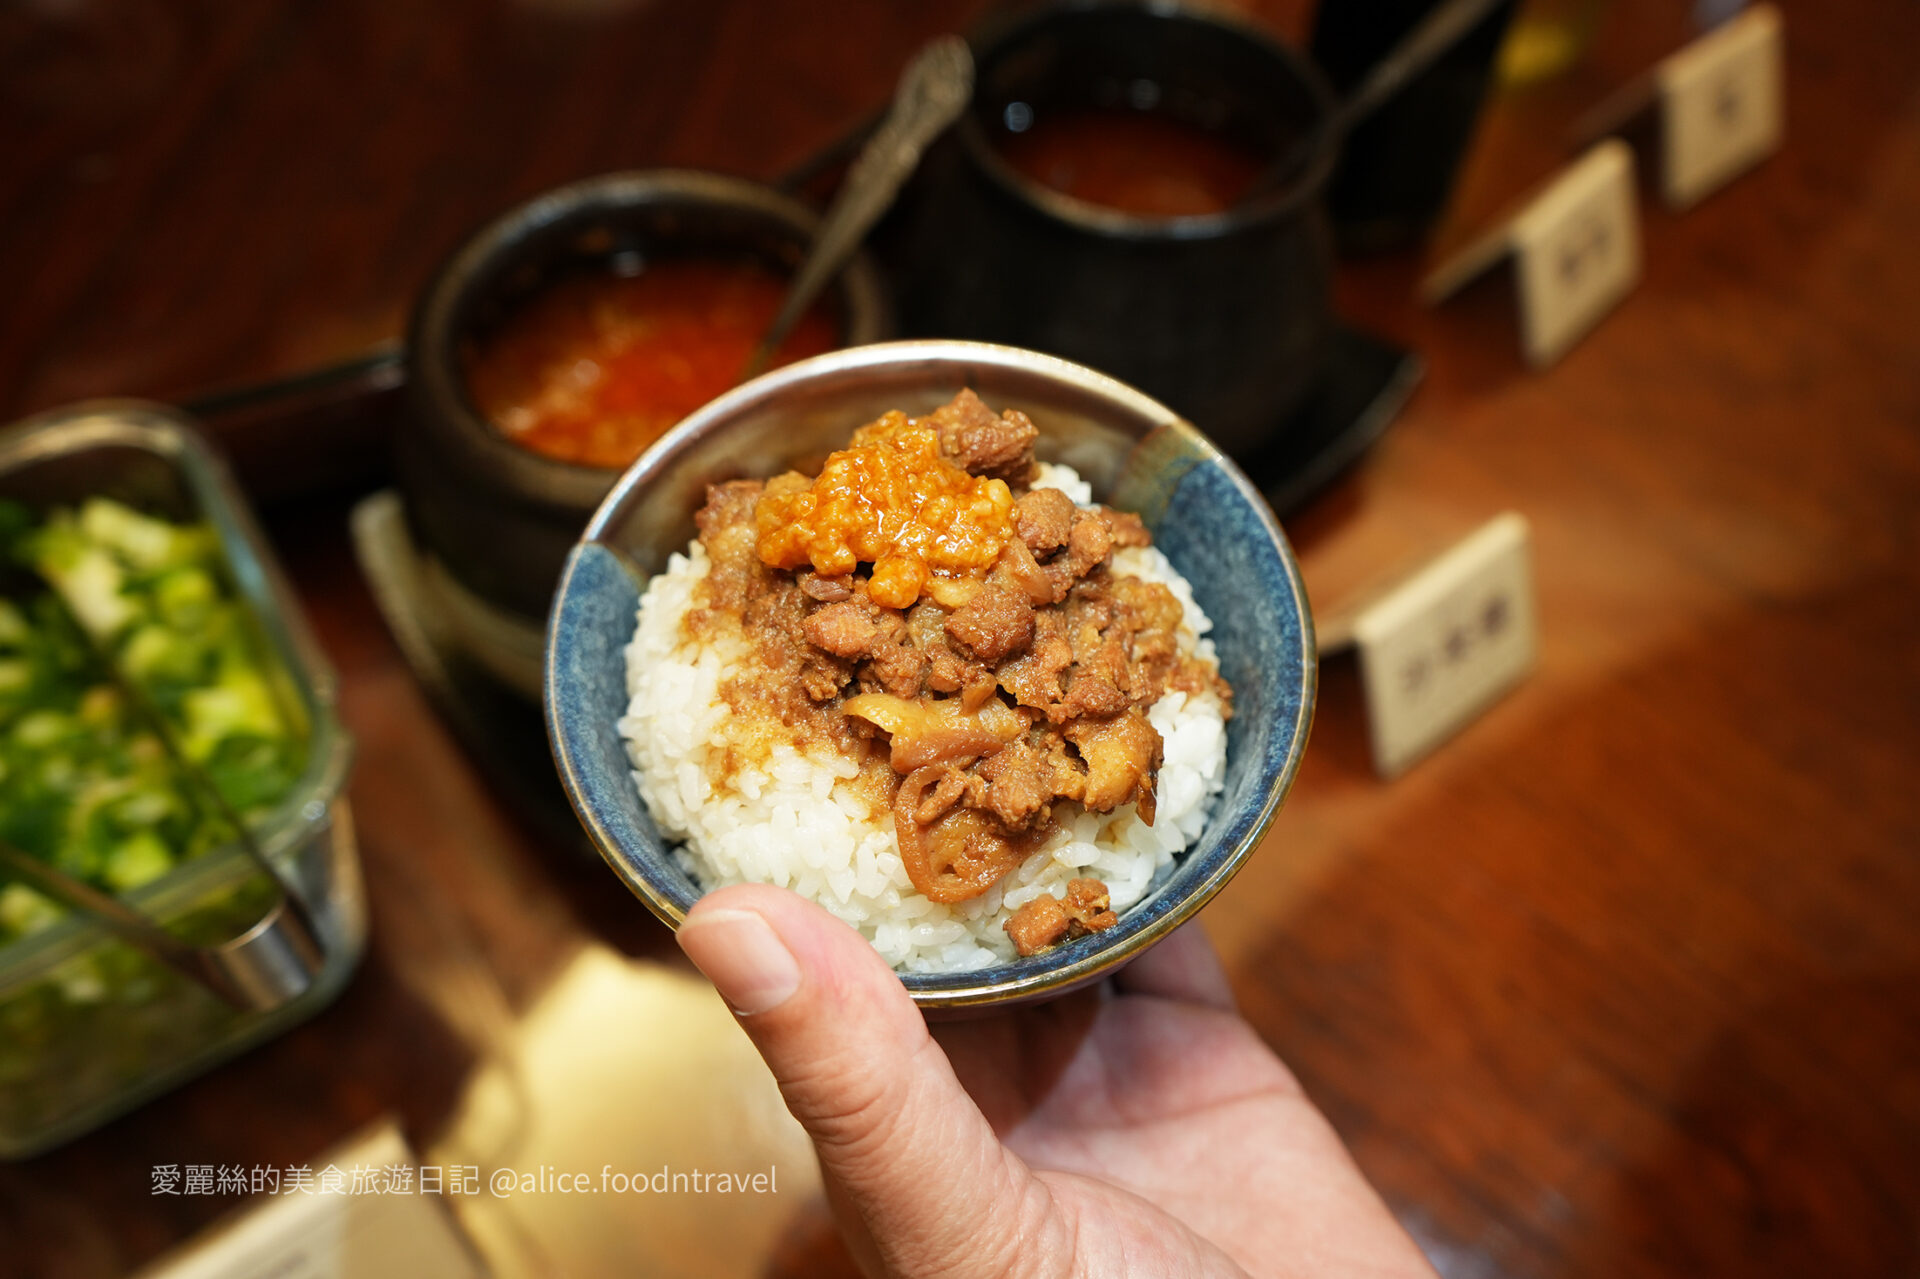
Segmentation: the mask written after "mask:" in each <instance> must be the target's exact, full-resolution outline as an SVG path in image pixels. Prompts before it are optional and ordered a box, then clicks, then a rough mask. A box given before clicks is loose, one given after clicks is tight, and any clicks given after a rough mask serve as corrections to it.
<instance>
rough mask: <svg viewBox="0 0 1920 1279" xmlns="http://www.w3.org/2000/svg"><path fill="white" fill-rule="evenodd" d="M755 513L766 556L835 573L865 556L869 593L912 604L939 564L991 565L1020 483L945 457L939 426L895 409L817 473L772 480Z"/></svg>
mask: <svg viewBox="0 0 1920 1279" xmlns="http://www.w3.org/2000/svg"><path fill="white" fill-rule="evenodd" d="M754 518H755V521H756V525H757V541H756V543H755V549H756V550H757V551H758V552H759V555H760V559H761V561H762V562H763V563H766V564H770V565H772V566H773V567H774V568H788V569H790V568H799V567H800V566H801V565H802V564H811V565H812V567H813V571H814V572H816V573H820V574H824V575H825V576H828V577H838V576H839V575H841V574H843V573H851V572H853V570H854V567H855V566H856V565H858V564H860V563H861V562H863V561H864V562H867V563H870V564H872V565H873V577H872V579H871V581H869V582H868V584H867V594H868V597H869V598H871V599H872V600H873V601H874V603H876V604H881V605H884V606H886V607H887V608H909V607H911V606H912V605H913V602H914V601H915V600H917V599H919V598H920V592H921V589H922V588H923V587H925V586H926V584H927V580H928V578H930V577H932V576H934V575H935V574H938V575H940V576H945V577H963V576H967V575H969V574H978V573H983V572H985V571H986V570H987V569H988V568H990V567H992V565H993V563H994V561H995V560H997V559H999V558H1000V550H1001V548H1002V547H1004V546H1005V545H1006V544H1007V540H1008V539H1009V538H1011V537H1012V536H1013V492H1012V490H1011V489H1009V488H1008V487H1007V484H1006V481H1005V480H995V479H981V478H977V477H975V476H972V475H969V474H968V473H967V472H965V471H963V470H961V469H960V468H959V467H957V466H955V465H954V464H953V463H951V462H949V461H947V460H945V459H944V458H942V457H941V456H940V438H939V436H938V435H937V434H936V433H935V431H934V430H933V428H932V427H926V426H920V425H918V424H917V423H915V422H913V421H912V420H910V419H909V418H908V417H907V415H906V414H904V413H902V412H900V411H898V410H897V409H896V410H894V411H892V412H890V413H888V414H886V416H884V417H882V418H881V419H880V420H879V421H877V422H871V423H869V424H867V425H866V426H863V427H861V428H860V429H859V430H858V431H855V432H854V435H853V441H852V443H851V444H850V445H849V446H848V447H846V448H844V449H841V450H840V451H839V452H837V453H834V454H832V455H831V456H829V457H828V458H827V464H826V466H825V467H823V468H822V469H821V471H820V475H819V477H818V478H817V479H814V480H812V481H810V482H809V481H805V480H802V479H801V478H800V477H799V476H797V475H795V476H783V477H780V478H777V479H775V480H773V481H772V482H770V483H769V484H768V485H767V489H766V493H765V494H764V495H763V496H762V497H761V499H760V505H759V507H758V508H757V509H756V510H755V512H754Z"/></svg>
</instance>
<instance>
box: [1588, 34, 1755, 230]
mask: <svg viewBox="0 0 1920 1279" xmlns="http://www.w3.org/2000/svg"><path fill="white" fill-rule="evenodd" d="M1782 26H1783V24H1782V22H1781V19H1780V11H1779V10H1778V9H1776V8H1775V7H1774V6H1772V5H1770V4H1759V5H1755V6H1753V7H1752V8H1750V9H1748V10H1746V11H1745V12H1743V13H1741V14H1739V15H1738V16H1736V17H1734V18H1732V19H1730V20H1728V21H1727V22H1725V23H1723V24H1721V25H1720V26H1718V27H1716V28H1714V29H1713V30H1712V31H1709V32H1708V33H1707V34H1706V35H1703V36H1701V37H1700V38H1699V39H1698V40H1695V41H1694V42H1693V43H1692V44H1689V45H1688V46H1687V47H1686V48H1684V49H1681V50H1680V51H1679V52H1678V53H1675V54H1673V55H1671V56H1669V57H1667V58H1665V59H1663V60H1662V61H1661V62H1660V63H1659V65H1657V66H1655V67H1654V68H1653V69H1652V70H1651V71H1649V72H1647V74H1645V75H1643V76H1640V77H1639V78H1637V79H1635V80H1634V81H1633V82H1632V83H1631V84H1629V85H1627V86H1626V87H1625V88H1624V89H1622V90H1621V91H1620V92H1619V93H1617V94H1615V95H1614V96H1613V97H1611V98H1609V99H1608V100H1607V101H1605V102H1603V103H1601V104H1600V106H1599V107H1597V108H1596V109H1595V110H1593V111H1592V112H1590V113H1589V114H1588V115H1587V116H1586V117H1585V118H1584V119H1583V121H1582V122H1581V124H1580V125H1579V126H1577V128H1576V133H1577V135H1578V136H1580V137H1581V138H1582V139H1583V140H1589V141H1590V140H1592V139H1594V138H1598V137H1602V136H1604V135H1606V134H1610V133H1619V132H1623V131H1627V130H1630V129H1633V128H1635V127H1636V126H1638V125H1640V124H1642V123H1643V122H1646V121H1648V120H1649V118H1650V117H1651V119H1652V121H1653V123H1654V124H1655V125H1656V128H1655V129H1654V130H1653V131H1652V132H1653V137H1654V147H1655V151H1656V154H1657V161H1656V164H1655V169H1656V171H1657V172H1658V174H1659V180H1660V195H1661V198H1662V199H1663V200H1665V201H1666V203H1667V205H1668V206H1669V207H1671V208H1674V209H1685V208H1690V207H1691V206H1693V205H1694V204H1697V203H1699V201H1700V200H1702V199H1704V198H1705V197H1706V196H1708V195H1710V194H1712V193H1713V192H1714V191H1717V190H1719V189H1720V188H1721V187H1723V186H1725V185H1726V184H1727V183H1728V182H1730V181H1732V180H1733V179H1734V178H1736V177H1738V176H1739V175H1740V174H1742V173H1744V172H1746V171H1747V170H1748V169H1750V168H1752V167H1753V166H1754V165H1756V164H1758V163H1759V162H1760V161H1761V160H1763V159H1765V158H1766V157H1767V156H1769V155H1771V154H1772V153H1773V152H1774V151H1775V150H1777V149H1778V148H1779V146H1780V137H1781V134H1782V132H1783V131H1784V128H1785V117H1786V112H1785V97H1786V95H1785V91H1784V84H1785V80H1786V70H1785V59H1784V52H1783V50H1784V41H1783V39H1782Z"/></svg>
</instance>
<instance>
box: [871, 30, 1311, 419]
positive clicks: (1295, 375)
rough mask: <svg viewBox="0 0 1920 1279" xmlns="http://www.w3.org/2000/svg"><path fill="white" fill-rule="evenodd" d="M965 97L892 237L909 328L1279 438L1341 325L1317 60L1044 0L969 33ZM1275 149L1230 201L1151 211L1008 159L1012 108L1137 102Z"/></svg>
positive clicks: (1256, 37) (1234, 34)
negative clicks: (1118, 383) (1092, 196)
mask: <svg viewBox="0 0 1920 1279" xmlns="http://www.w3.org/2000/svg"><path fill="white" fill-rule="evenodd" d="M973 44H974V49H975V62H976V66H977V74H976V88H975V91H974V100H973V103H972V105H971V106H970V108H969V110H968V112H967V114H966V115H964V116H963V117H962V118H961V120H960V122H959V124H958V125H957V126H956V127H955V129H954V130H953V131H952V132H951V134H950V135H949V136H948V137H947V138H946V139H944V140H943V142H942V143H941V144H940V145H939V146H937V147H935V148H934V149H933V150H932V151H931V152H930V153H929V155H928V158H927V160H926V162H925V163H924V164H923V166H922V169H921V172H920V173H919V175H918V176H917V177H916V179H915V181H914V182H913V183H912V184H911V185H910V187H909V190H908V192H907V194H906V197H905V198H904V199H903V202H902V204H901V206H900V207H899V208H898V209H897V210H896V212H895V215H894V216H893V217H892V218H891V219H890V220H889V223H888V224H887V226H886V227H885V228H884V234H883V237H882V243H881V248H882V252H883V256H884V259H885V262H886V265H887V267H888V269H889V275H890V277H891V278H892V280H893V282H894V285H895V302H896V306H897V310H898V313H899V317H900V322H901V329H902V332H903V333H906V334H909V335H916V336H939V337H968V338H978V339H985V340H989V341H995V342H1005V343H1010V344H1013V345H1017V346H1024V347H1031V348H1034V349H1037V350H1041V351H1047V352H1051V353H1053V354H1056V355H1062V356H1066V357H1068V358H1069V359H1073V360H1077V361H1079V362H1081V363H1084V364H1088V365H1091V366H1093V367H1095V368H1097V369H1100V370H1101V371H1102V372H1106V373H1110V374H1112V375H1114V376H1115V377H1118V378H1120V379H1122V380H1124V381H1127V382H1131V383H1133V384H1134V385H1136V386H1138V387H1140V388H1141V389H1142V390H1144V391H1146V392H1147V393H1148V394H1150V395H1153V396H1155V397H1156V398H1158V399H1161V400H1163V401H1165V402H1166V403H1167V404H1169V405H1171V406H1172V407H1173V408H1175V409H1177V410H1179V411H1180V412H1181V413H1182V414H1184V415H1185V416H1187V417H1188V418H1189V419H1191V420H1192V421H1193V422H1194V423H1195V424H1196V425H1198V426H1199V427H1200V429H1201V430H1203V431H1205V432H1206V433H1207V434H1208V435H1210V436H1212V437H1213V438H1214V439H1215V440H1216V441H1217V442H1218V443H1220V444H1221V445H1222V446H1223V447H1225V448H1227V449H1228V450H1229V451H1231V452H1235V453H1239V454H1241V455H1246V454H1248V453H1251V452H1254V451H1255V450H1257V449H1258V448H1259V447H1260V446H1261V445H1263V444H1266V443H1269V442H1270V439H1271V436H1272V435H1273V433H1274V431H1275V430H1276V428H1277V427H1278V425H1279V424H1280V422H1281V421H1282V419H1283V418H1284V417H1285V415H1286V414H1287V413H1288V412H1289V411H1290V410H1291V409H1293V408H1294V407H1296V406H1297V405H1298V404H1299V403H1300V402H1301V401H1302V399H1303V398H1304V397H1305V396H1306V394H1307V392H1308V391H1309V390H1310V388H1311V387H1312V385H1313V383H1314V380H1315V377H1316V375H1317V373H1318V371H1319V366H1320V362H1321V357H1322V352H1323V348H1324V346H1325V343H1326V342H1327V340H1328V336H1329V334H1330V331H1331V328H1332V312H1331V299H1330V288H1331V273H1332V270H1331V261H1332V254H1331V246H1330V241H1329V237H1328V233H1327V230H1326V225H1325V221H1324V218H1323V216H1322V213H1321V209H1320V197H1321V193H1322V188H1323V187H1324V186H1325V184H1326V180H1327V175H1328V172H1329V171H1330V169H1331V166H1332V161H1333V158H1334V151H1335V149H1336V145H1337V139H1336V138H1335V137H1333V136H1332V131H1331V127H1330V122H1329V116H1330V112H1331V110H1332V98H1331V95H1330V93H1329V91H1328V89H1327V88H1326V86H1325V84H1324V83H1323V81H1322V80H1321V78H1320V76H1319V75H1318V73H1317V72H1315V70H1314V69H1313V67H1312V66H1311V65H1309V64H1308V63H1307V62H1305V61H1304V60H1303V59H1301V58H1300V57H1299V55H1297V54H1296V53H1294V52H1293V51H1292V50H1290V49H1288V48H1286V47H1285V46H1284V45H1281V44H1279V43H1278V42H1277V41H1275V40H1273V39H1272V38H1270V37H1269V36H1267V35H1266V34H1264V33H1262V32H1260V31H1259V30H1257V29H1255V28H1252V27H1250V26H1247V25H1244V24H1242V23H1240V22H1238V21H1235V20H1233V19H1231V18H1227V17H1222V16H1218V15H1211V14H1205V15H1203V14H1199V13H1193V12H1186V11H1181V10H1176V9H1168V8H1165V7H1153V6H1146V5H1140V4H1133V3H1092V4H1088V3H1076V4H1068V5H1063V6H1055V7H1050V8H1046V9H1043V10H1041V11H1039V12H1038V13H1032V14H1028V15H1026V16H1024V17H1021V18H1018V19H1016V20H1014V21H1013V22H1012V23H1011V24H1009V25H1003V26H1000V27H998V28H993V29H989V30H987V31H984V32H982V33H980V34H979V35H977V36H976V37H975V38H974V40H973ZM1143 100H1151V101H1153V102H1154V103H1156V104H1157V107H1156V109H1158V110H1160V111H1163V112H1164V113H1165V114H1167V115H1169V116H1171V117H1173V118H1175V119H1181V118H1183V117H1184V119H1185V121H1186V122H1187V123H1191V124H1194V125H1196V126H1199V127H1203V128H1206V129H1208V130H1211V131H1214V132H1216V133H1219V134H1221V135H1223V136H1226V137H1228V138H1230V139H1231V140H1232V141H1234V142H1236V143H1238V144H1239V145H1240V146H1242V147H1244V148H1251V149H1257V151H1258V153H1259V154H1261V155H1264V156H1267V157H1270V171H1269V172H1268V173H1267V174H1266V175H1265V176H1264V177H1263V178H1262V179H1260V180H1259V181H1257V182H1256V183H1255V190H1256V192H1257V194H1254V195H1253V196H1251V197H1250V198H1249V199H1247V200H1245V201H1243V202H1242V203H1240V204H1238V205H1236V206H1234V207H1232V208H1230V209H1228V210H1226V211H1224V212H1220V213H1214V214H1207V215H1202V216H1192V217H1175V218H1151V217H1141V216H1136V215H1133V214H1129V213H1124V212H1120V211H1118V210H1115V209H1110V208H1105V207H1102V206H1099V205H1094V204H1090V203H1087V202H1084V201H1081V200H1078V199H1075V198H1073V197H1071V196H1067V195H1064V194H1062V193H1060V192H1058V191H1055V190H1053V189H1051V188H1049V187H1047V186H1044V185H1042V184H1040V183H1039V182H1036V181H1034V180H1033V179H1031V178H1029V177H1027V176H1025V175H1024V174H1022V173H1020V172H1018V171H1017V170H1016V169H1014V168H1013V167H1012V166H1011V165H1010V164H1009V163H1008V162H1007V160H1006V159H1005V158H1004V157H1003V156H1002V155H1001V153H1000V151H999V149H998V147H997V146H996V142H995V139H996V137H998V136H1001V131H1002V130H1003V128H1004V124H1003V122H1004V121H1005V120H1006V119H1007V114H1006V113H1007V111H1008V108H1009V107H1013V108H1014V110H1015V111H1016V112H1018V111H1021V110H1023V109H1031V111H1033V112H1036V113H1037V112H1043V111H1046V110H1049V109H1057V108H1061V107H1065V108H1068V109H1073V108H1077V107H1096V108H1103V107H1112V106H1116V105H1121V104H1132V105H1134V106H1138V105H1139V104H1140V103H1141V102H1142V101H1143Z"/></svg>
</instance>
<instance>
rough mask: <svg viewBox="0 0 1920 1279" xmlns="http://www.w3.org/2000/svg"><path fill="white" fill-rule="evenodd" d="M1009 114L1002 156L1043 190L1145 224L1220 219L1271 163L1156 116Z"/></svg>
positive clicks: (1118, 111)
mask: <svg viewBox="0 0 1920 1279" xmlns="http://www.w3.org/2000/svg"><path fill="white" fill-rule="evenodd" d="M1017 105H1018V106H1019V108H1020V110H1019V111H1018V112H1016V111H1015V110H1013V109H1012V108H1010V109H1009V112H1008V118H1007V120H1006V127H1005V128H1004V129H1003V130H1001V131H1000V133H999V137H998V139H997V144H998V146H999V150H1000V154H1001V155H1002V156H1004V157H1005V158H1006V161H1007V163H1008V164H1010V165H1012V166H1013V167H1014V168H1015V169H1016V170H1018V171H1019V172H1021V173H1023V174H1025V175H1026V176H1027V177H1029V178H1032V179H1033V180H1034V181H1035V182H1038V183H1040V184H1041V185H1042V186H1047V187H1051V188H1053V189H1054V190H1055V191H1059V192H1061V193H1062V194H1065V195H1070V196H1072V197H1073V198H1074V199H1076V200H1084V201H1086V202H1087V203H1088V204H1098V205H1103V206H1105V207H1106V208H1109V209H1118V210H1120V211H1121V212H1123V213H1133V214H1137V215H1139V216H1141V217H1150V218H1179V217H1196V216H1204V215H1206V214H1210V213H1222V212H1225V211H1226V210H1227V209H1230V208H1232V207H1233V206H1234V205H1235V204H1238V203H1239V202H1240V200H1241V198H1242V197H1244V196H1245V195H1246V193H1247V191H1248V189H1249V188H1251V187H1252V185H1253V182H1254V179H1255V178H1257V177H1258V176H1259V175H1260V173H1261V172H1262V170H1264V169H1265V168H1266V166H1267V165H1268V163H1270V157H1268V156H1264V155H1261V154H1260V153H1258V152H1257V151H1255V150H1253V149H1252V148H1249V147H1247V146H1244V145H1242V144H1241V143H1239V142H1238V141H1236V140H1235V139H1233V138H1230V137H1228V136H1226V135H1225V134H1223V133H1220V132H1217V131H1215V130H1212V129H1207V128H1204V127H1202V126H1200V125H1197V124H1189V123H1187V122H1185V121H1183V120H1179V119H1176V118H1174V117H1173V116H1170V115H1168V114H1165V113H1164V112H1156V111H1136V110H1129V109H1126V108H1123V107H1083V108H1059V109H1055V108H1043V109H1040V110H1037V111H1036V110H1034V109H1032V108H1029V107H1027V106H1026V104H1024V103H1021V104H1017Z"/></svg>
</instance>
